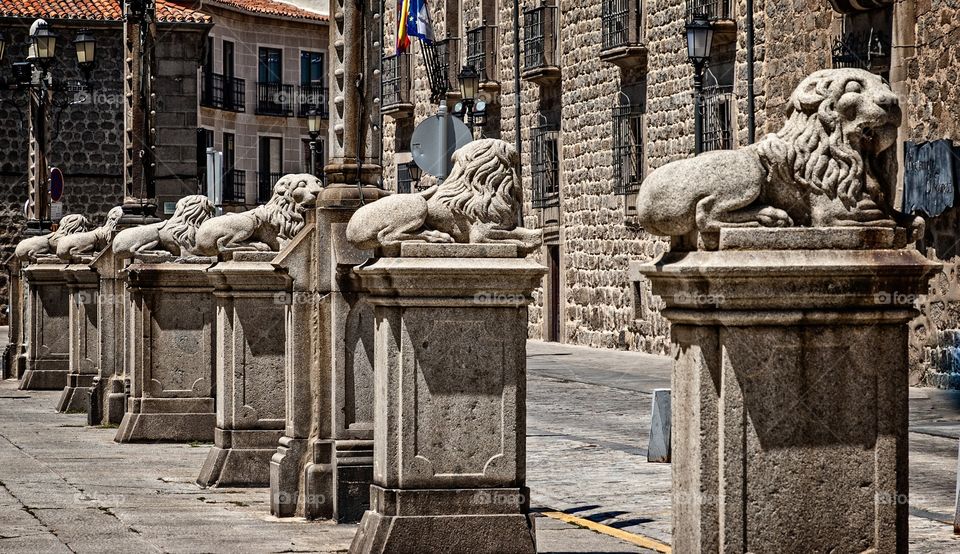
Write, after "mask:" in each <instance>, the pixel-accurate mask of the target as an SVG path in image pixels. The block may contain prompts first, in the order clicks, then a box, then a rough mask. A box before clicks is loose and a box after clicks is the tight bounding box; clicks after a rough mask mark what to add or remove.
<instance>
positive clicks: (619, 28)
mask: <svg viewBox="0 0 960 554" xmlns="http://www.w3.org/2000/svg"><path fill="white" fill-rule="evenodd" d="M643 1H644V0H603V6H602V11H601V16H600V21H601V26H602V33H601V49H602V50H612V49H614V48H622V47H625V46H639V45H641V44H643V43H644V40H645V39H646V36H645V31H644V25H643Z"/></svg>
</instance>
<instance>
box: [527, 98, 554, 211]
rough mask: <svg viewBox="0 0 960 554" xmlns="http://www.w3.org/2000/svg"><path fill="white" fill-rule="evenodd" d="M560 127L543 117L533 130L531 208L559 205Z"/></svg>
mask: <svg viewBox="0 0 960 554" xmlns="http://www.w3.org/2000/svg"><path fill="white" fill-rule="evenodd" d="M559 131H560V126H559V125H558V124H556V123H552V122H549V121H548V120H547V118H546V117H544V116H543V115H541V116H540V122H539V124H538V125H537V126H536V127H534V128H533V133H532V136H533V148H531V155H532V157H533V166H532V171H531V176H532V179H533V207H534V208H549V207H553V206H559V205H560V173H559V171H560V156H559V154H560V150H559V147H558V144H557V139H558V137H559V134H560V133H559Z"/></svg>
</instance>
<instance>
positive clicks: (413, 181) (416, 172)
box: [407, 160, 423, 190]
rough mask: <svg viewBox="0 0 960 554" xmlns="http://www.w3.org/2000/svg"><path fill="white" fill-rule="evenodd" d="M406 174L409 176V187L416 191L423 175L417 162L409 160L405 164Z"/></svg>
mask: <svg viewBox="0 0 960 554" xmlns="http://www.w3.org/2000/svg"><path fill="white" fill-rule="evenodd" d="M407 173H408V174H409V175H410V187H411V188H412V189H413V190H416V189H417V187H418V186H419V184H420V177H421V176H422V175H423V170H421V169H420V166H419V165H417V162H415V161H414V160H410V161H409V162H407Z"/></svg>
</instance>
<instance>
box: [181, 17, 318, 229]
mask: <svg viewBox="0 0 960 554" xmlns="http://www.w3.org/2000/svg"><path fill="white" fill-rule="evenodd" d="M301 4H303V5H304V6H306V7H298V6H294V5H290V4H284V3H279V2H273V3H271V2H266V3H265V2H260V1H255V0H211V1H207V2H204V5H203V10H204V13H207V14H210V15H211V16H212V17H213V19H214V22H215V24H214V26H213V29H211V31H210V34H209V35H208V37H207V43H206V48H205V54H204V58H203V61H202V68H201V78H200V86H201V92H200V100H201V102H200V129H199V131H198V137H197V141H198V143H197V148H198V150H197V158H198V159H197V164H198V166H199V168H200V171H201V174H200V177H201V180H203V177H204V173H203V172H204V170H205V157H204V156H203V150H204V148H205V147H206V146H212V147H214V149H216V150H218V151H220V152H223V155H224V203H225V204H226V205H227V209H230V210H237V209H244V208H250V207H253V206H256V205H257V203H262V202H264V201H266V200H267V199H269V197H270V195H271V194H272V189H273V184H274V183H275V182H276V180H277V178H278V177H279V175H280V174H283V173H309V172H310V166H311V164H310V157H311V150H310V136H309V129H308V121H307V115H308V113H309V111H310V110H316V111H317V114H318V115H319V116H320V118H321V119H320V126H319V131H318V132H319V135H318V136H319V138H318V140H317V142H316V144H315V153H314V154H313V156H314V157H315V159H314V162H313V163H314V170H315V173H316V174H318V175H322V173H323V166H324V161H325V159H326V157H325V148H324V145H325V142H326V140H325V138H326V135H327V132H328V125H327V122H328V118H329V98H328V96H329V93H328V90H329V89H328V83H329V75H328V73H329V63H328V59H327V45H328V35H327V27H328V21H327V20H328V17H327V16H326V15H325V12H320V11H312V10H322V9H323V8H320V7H319V6H316V5H313V4H306V3H303V2H301ZM307 8H310V9H307ZM201 186H202V185H201Z"/></svg>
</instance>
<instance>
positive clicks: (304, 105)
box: [297, 85, 330, 119]
mask: <svg viewBox="0 0 960 554" xmlns="http://www.w3.org/2000/svg"><path fill="white" fill-rule="evenodd" d="M297 106H298V107H297V115H299V116H300V117H307V116H308V115H310V111H311V110H316V111H317V114H318V115H319V116H320V117H322V118H323V119H327V118H328V117H330V111H329V109H328V108H327V87H325V86H323V85H300V88H299V89H297Z"/></svg>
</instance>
